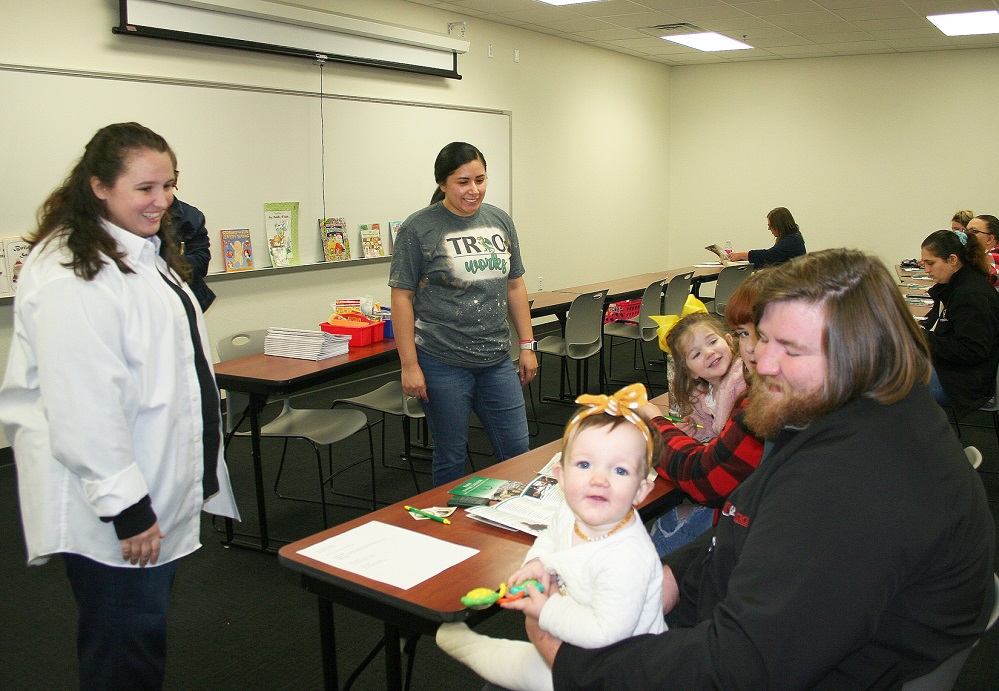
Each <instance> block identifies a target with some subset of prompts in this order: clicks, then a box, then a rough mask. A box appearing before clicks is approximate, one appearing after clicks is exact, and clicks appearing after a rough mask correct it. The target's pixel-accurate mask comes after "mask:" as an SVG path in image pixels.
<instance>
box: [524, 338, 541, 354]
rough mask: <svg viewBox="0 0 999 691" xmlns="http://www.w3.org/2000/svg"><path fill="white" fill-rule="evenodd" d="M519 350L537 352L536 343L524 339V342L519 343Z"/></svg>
mask: <svg viewBox="0 0 999 691" xmlns="http://www.w3.org/2000/svg"><path fill="white" fill-rule="evenodd" d="M520 349H521V350H533V351H537V350H538V342H537V341H535V340H534V339H533V338H529V339H525V340H523V341H521V342H520Z"/></svg>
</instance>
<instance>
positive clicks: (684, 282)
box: [663, 271, 694, 316]
mask: <svg viewBox="0 0 999 691" xmlns="http://www.w3.org/2000/svg"><path fill="white" fill-rule="evenodd" d="M693 282H694V272H693V271H688V272H687V273H685V274H677V275H676V276H674V277H673V278H671V279H670V281H669V283H667V284H666V297H665V298H664V299H663V314H675V315H677V316H680V315H681V314H683V306H684V305H685V304H686V302H687V296H688V295H690V285H691V284H692V283H693Z"/></svg>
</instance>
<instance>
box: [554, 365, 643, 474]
mask: <svg viewBox="0 0 999 691" xmlns="http://www.w3.org/2000/svg"><path fill="white" fill-rule="evenodd" d="M648 402H649V397H648V394H647V393H646V392H645V385H644V384H639V383H635V384H629V385H628V386H626V387H624V388H623V389H621V390H620V391H618V392H617V393H615V394H613V395H610V396H607V395H605V394H589V393H584V394H582V395H581V396H578V397H577V398H576V403H578V404H579V405H581V406H585V407H584V408H583V409H582V410H580V411H579V412H577V413H576V414H575V415H573V416H572V419H571V420H569V423H568V424H567V425H566V426H565V433H564V434H563V435H562V446H563V448H564V447H565V444H566V440H567V439H568V438H569V434H570V433H571V432H572V430H573V428H574V427H575V426H576V425H578V424H579V423H580V421H582V420H583V419H584V418H587V417H589V416H591V415H612V416H614V417H623V418H624V419H625V420H627V421H628V422H630V423H631V424H633V425H635V427H637V428H638V431H639V432H641V433H642V436H643V437H645V444H646V447H647V449H648V464H649V468H651V467H652V465H653V464H654V463H655V459H654V458H652V452H653V447H652V432H651V431H650V430H649V426H648V425H647V424H645V420H643V419H642V417H641V416H640V415H639V414H638V413H636V412H635V411H636V410H638V409H639V408H640V407H642V406H643V405H645V404H647V403H648Z"/></svg>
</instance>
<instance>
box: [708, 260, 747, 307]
mask: <svg viewBox="0 0 999 691" xmlns="http://www.w3.org/2000/svg"><path fill="white" fill-rule="evenodd" d="M751 273H753V269H752V267H751V266H726V267H725V268H723V269H722V270H721V271H720V272H719V273H718V284H717V285H716V286H715V304H714V308H715V314H719V315H721V316H725V305H727V304H728V301H729V298H731V297H732V294H733V293H735V291H736V290H737V289H738V288H739V286H741V285H742V282H743V281H745V280H746V279H747V278H749V275H750V274H751Z"/></svg>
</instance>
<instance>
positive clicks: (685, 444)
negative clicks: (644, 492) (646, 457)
mask: <svg viewBox="0 0 999 691" xmlns="http://www.w3.org/2000/svg"><path fill="white" fill-rule="evenodd" d="M745 407H746V400H745V399H743V402H742V405H741V407H740V408H739V409H738V411H737V412H736V413H735V414H734V415H733V416H732V417H731V418H730V419H729V421H728V424H726V425H725V428H724V429H723V430H722V431H721V434H719V435H718V436H717V437H715V438H714V439H712V440H711V441H710V442H708V443H707V444H702V443H701V442H699V441H697V440H696V439H694V438H693V437H688V436H687V435H685V434H684V433H683V432H681V431H680V430H679V429H677V428H676V426H675V425H674V424H673V423H672V422H670V421H668V420H667V419H666V418H663V417H657V418H653V419H652V425H653V427H655V428H656V429H657V430H659V434H660V435H661V436H662V439H663V451H662V455H661V456H660V457H659V464H658V466H657V467H656V470H657V471H658V472H659V474H660V475H662V476H663V477H665V478H666V479H667V480H670V481H672V482H674V483H675V484H676V485H677V486H678V487H679V488H680V489H682V490H683V491H684V492H686V493H687V494H688V495H690V497H691V498H692V499H694V500H695V501H698V502H700V503H702V504H704V505H706V506H714V507H718V506H721V505H722V503H723V502H724V500H725V498H726V497H727V496H728V495H729V493H730V492H731V491H732V490H734V489H735V488H736V487H737V486H738V485H739V483H740V482H742V481H743V480H745V479H746V478H747V477H749V474H750V473H751V472H753V470H754V469H755V468H756V466H758V465H759V464H760V459H761V458H763V441H762V440H760V439H757V438H756V437H754V436H753V435H752V433H751V432H750V431H749V429H747V427H746V424H745V422H744V421H743V416H744V414H745Z"/></svg>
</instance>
